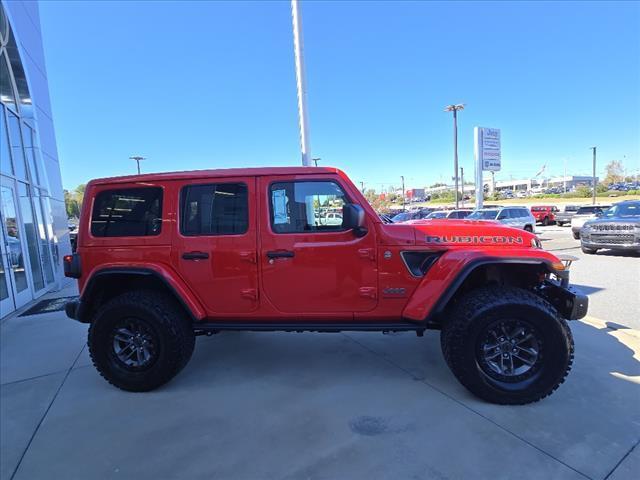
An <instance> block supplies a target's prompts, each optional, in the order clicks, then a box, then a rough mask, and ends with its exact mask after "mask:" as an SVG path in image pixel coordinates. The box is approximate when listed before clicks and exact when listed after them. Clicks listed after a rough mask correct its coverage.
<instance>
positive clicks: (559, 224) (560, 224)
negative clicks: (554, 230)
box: [556, 221, 564, 227]
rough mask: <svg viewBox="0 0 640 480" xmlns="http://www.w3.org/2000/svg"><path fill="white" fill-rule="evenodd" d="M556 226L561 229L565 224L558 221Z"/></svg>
mask: <svg viewBox="0 0 640 480" xmlns="http://www.w3.org/2000/svg"><path fill="white" fill-rule="evenodd" d="M556 225H558V226H559V227H564V222H558V221H556Z"/></svg>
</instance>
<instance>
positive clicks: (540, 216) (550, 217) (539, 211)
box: [531, 205, 559, 227]
mask: <svg viewBox="0 0 640 480" xmlns="http://www.w3.org/2000/svg"><path fill="white" fill-rule="evenodd" d="M557 212H559V209H558V207H554V206H550V205H541V206H535V207H531V214H532V215H533V217H534V218H535V219H536V223H541V224H542V225H544V226H545V227H546V226H547V225H550V224H552V223H555V221H556V213H557Z"/></svg>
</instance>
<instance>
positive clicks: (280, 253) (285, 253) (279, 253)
mask: <svg viewBox="0 0 640 480" xmlns="http://www.w3.org/2000/svg"><path fill="white" fill-rule="evenodd" d="M294 255H295V253H294V252H292V251H291V250H275V251H271V252H267V257H268V258H270V259H272V260H273V259H274V258H292V257H293V256H294Z"/></svg>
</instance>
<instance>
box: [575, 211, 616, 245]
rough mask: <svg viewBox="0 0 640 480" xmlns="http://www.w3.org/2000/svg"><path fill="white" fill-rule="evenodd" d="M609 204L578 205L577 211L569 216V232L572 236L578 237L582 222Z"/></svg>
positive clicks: (591, 217) (595, 215)
mask: <svg viewBox="0 0 640 480" xmlns="http://www.w3.org/2000/svg"><path fill="white" fill-rule="evenodd" d="M610 207H611V205H585V206H583V207H580V208H579V209H578V211H577V212H576V213H575V214H574V215H573V217H571V233H572V234H573V238H575V239H576V240H578V239H579V238H580V229H581V228H582V226H583V225H584V222H586V221H587V220H591V219H593V218H596V217H597V216H598V215H600V214H601V213H602V212H604V211H605V210H606V209H608V208H610Z"/></svg>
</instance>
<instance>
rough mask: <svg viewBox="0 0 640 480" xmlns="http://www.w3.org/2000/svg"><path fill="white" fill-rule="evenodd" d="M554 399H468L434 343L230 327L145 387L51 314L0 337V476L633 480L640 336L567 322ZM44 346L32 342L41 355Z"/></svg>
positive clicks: (5, 327)
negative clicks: (116, 371) (97, 359)
mask: <svg viewBox="0 0 640 480" xmlns="http://www.w3.org/2000/svg"><path fill="white" fill-rule="evenodd" d="M571 326H572V330H573V332H574V335H575V341H576V359H575V364H574V368H573V371H572V372H571V373H570V375H569V377H568V379H567V381H566V382H565V384H563V385H562V386H561V387H560V389H559V390H558V391H557V392H556V393H555V394H554V395H552V396H551V397H549V398H547V399H545V400H543V401H541V402H539V403H536V404H533V405H529V406H524V407H505V406H495V405H490V404H487V403H484V402H482V401H480V400H477V399H475V398H474V397H472V396H471V395H470V394H468V393H467V391H466V390H465V389H464V388H463V387H461V386H460V385H459V384H458V382H457V381H456V380H455V378H454V377H453V375H452V374H451V373H450V372H449V370H448V369H447V367H446V366H445V364H444V361H443V359H442V355H441V353H440V347H439V340H438V334H437V333H436V332H429V333H428V334H427V335H425V337H424V338H418V337H416V336H415V335H411V334H394V335H382V334H376V333H357V334H354V333H349V334H332V335H328V334H306V333H305V334H294V333H289V334H287V333H225V334H220V335H217V336H214V337H211V338H206V337H200V338H198V341H197V345H196V352H195V354H194V357H193V359H192V360H191V362H190V364H189V365H188V366H187V367H186V368H185V370H184V371H183V372H182V373H181V374H180V375H179V376H178V377H176V379H174V380H173V381H172V382H171V383H170V384H168V385H166V386H165V387H163V388H161V389H159V390H157V391H155V392H150V393H146V394H132V393H126V392H122V391H120V390H117V389H115V388H114V387H111V386H110V385H108V384H107V383H106V382H105V381H104V380H102V378H101V377H100V376H99V375H98V374H97V373H96V372H95V370H94V369H93V367H92V366H90V362H89V358H88V355H87V354H86V348H85V347H84V342H85V335H86V329H87V327H86V326H85V325H81V324H78V323H75V322H72V321H70V320H67V319H66V318H65V317H64V314H63V313H62V312H59V313H50V314H45V315H39V316H31V317H13V318H10V319H9V320H7V321H5V322H3V324H2V325H1V326H0V340H1V346H2V349H1V352H0V354H1V357H0V360H1V364H0V367H1V368H0V381H1V383H2V386H1V389H0V399H1V403H0V407H1V408H0V413H1V416H0V420H1V425H2V427H1V433H2V436H1V444H2V445H1V462H0V463H1V470H0V476H1V478H2V479H16V480H18V479H30V480H32V479H41V478H42V479H45V478H46V479H48V478H65V479H75V478H77V479H87V478H101V479H102V478H119V479H123V478H124V479H129V478H136V479H147V478H154V479H165V478H166V479H173V478H180V479H185V478H207V479H209V478H234V479H254V478H291V479H298V478H332V479H335V478H374V479H375V478H380V479H386V478H425V479H426V478H437V479H448V478H451V479H453V478H491V479H500V478H505V479H508V478H567V479H573V478H576V479H579V478H582V479H584V478H591V479H605V478H610V479H614V478H615V479H631V478H637V473H638V465H639V463H640V462H639V453H640V447H638V442H639V441H640V334H639V333H638V332H637V331H634V330H630V329H618V330H612V329H610V328H606V326H605V325H604V324H603V323H602V322H600V321H598V320H589V321H588V322H572V324H571ZM38 347H40V348H38Z"/></svg>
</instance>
